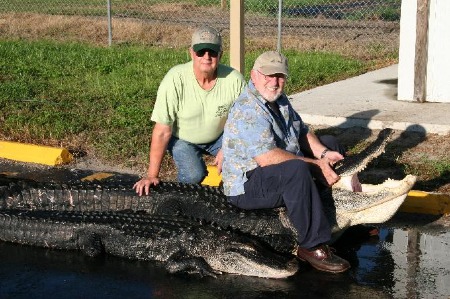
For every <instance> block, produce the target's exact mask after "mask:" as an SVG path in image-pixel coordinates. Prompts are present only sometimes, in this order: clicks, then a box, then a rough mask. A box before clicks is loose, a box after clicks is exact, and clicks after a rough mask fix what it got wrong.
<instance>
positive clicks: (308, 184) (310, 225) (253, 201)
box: [228, 136, 344, 248]
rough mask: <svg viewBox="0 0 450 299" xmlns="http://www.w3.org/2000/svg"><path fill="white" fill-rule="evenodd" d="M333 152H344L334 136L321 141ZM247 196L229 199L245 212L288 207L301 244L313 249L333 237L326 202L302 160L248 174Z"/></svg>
mask: <svg viewBox="0 0 450 299" xmlns="http://www.w3.org/2000/svg"><path fill="white" fill-rule="evenodd" d="M320 139H321V141H322V143H323V144H325V145H326V146H327V147H328V148H329V149H332V150H337V151H339V152H341V153H342V154H343V153H344V150H343V149H342V148H341V147H340V145H339V144H338V143H337V140H336V139H335V138H334V137H332V136H326V137H325V136H324V137H322V138H320ZM247 178H248V181H247V182H246V183H245V184H244V189H245V193H244V194H241V195H238V196H229V197H228V199H229V201H230V202H231V203H232V204H234V205H235V206H237V207H239V208H242V209H263V208H276V207H281V206H285V207H286V211H287V215H288V217H289V219H290V220H291V222H292V225H293V226H294V227H295V228H296V230H297V233H298V237H297V241H298V245H299V246H300V247H304V248H312V247H314V246H317V245H319V244H321V243H326V242H328V241H329V240H330V238H331V229H330V225H329V223H328V220H327V218H326V217H325V214H324V211H323V207H322V202H321V199H320V196H319V192H318V190H317V186H316V183H315V181H314V179H313V177H312V175H311V172H310V170H309V166H308V164H307V163H306V162H304V161H302V160H290V161H286V162H283V163H280V164H274V165H270V166H265V167H257V168H256V169H254V170H252V171H250V172H248V173H247Z"/></svg>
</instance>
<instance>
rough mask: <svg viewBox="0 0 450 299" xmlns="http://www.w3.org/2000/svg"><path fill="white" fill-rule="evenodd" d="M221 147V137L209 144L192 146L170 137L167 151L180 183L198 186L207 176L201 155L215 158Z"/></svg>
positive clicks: (192, 144)
mask: <svg viewBox="0 0 450 299" xmlns="http://www.w3.org/2000/svg"><path fill="white" fill-rule="evenodd" d="M221 147H222V135H220V137H219V138H217V139H216V140H214V141H213V142H210V143H204V144H194V143H190V142H188V141H185V140H183V139H179V138H177V137H175V136H172V137H171V138H170V141H169V145H168V147H167V150H168V151H169V153H170V155H171V156H172V157H173V160H174V161H175V165H176V166H177V169H178V181H179V182H180V183H189V184H198V183H200V182H202V181H203V179H204V178H205V177H206V176H207V174H208V173H207V171H206V164H205V161H203V157H202V156H203V155H204V154H206V155H212V156H216V155H217V153H218V152H219V150H220V148H221Z"/></svg>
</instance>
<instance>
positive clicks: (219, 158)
mask: <svg viewBox="0 0 450 299" xmlns="http://www.w3.org/2000/svg"><path fill="white" fill-rule="evenodd" d="M222 163H223V152H222V149H220V150H219V151H218V152H217V155H216V158H215V159H214V165H216V166H217V174H221V173H222Z"/></svg>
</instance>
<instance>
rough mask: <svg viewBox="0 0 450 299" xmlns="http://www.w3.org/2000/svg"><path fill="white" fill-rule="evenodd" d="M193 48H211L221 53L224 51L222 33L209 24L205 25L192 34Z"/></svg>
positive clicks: (198, 49)
mask: <svg viewBox="0 0 450 299" xmlns="http://www.w3.org/2000/svg"><path fill="white" fill-rule="evenodd" d="M192 49H194V51H195V52H198V51H200V50H203V49H211V50H213V51H216V52H217V53H219V52H220V51H222V37H221V36H220V33H219V32H218V31H217V30H216V29H214V28H212V27H209V26H203V27H200V28H198V29H197V30H195V32H194V34H192Z"/></svg>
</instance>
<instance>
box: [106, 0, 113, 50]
mask: <svg viewBox="0 0 450 299" xmlns="http://www.w3.org/2000/svg"><path fill="white" fill-rule="evenodd" d="M107 10H108V13H107V15H108V46H110V47H111V44H112V26H111V0H107Z"/></svg>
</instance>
